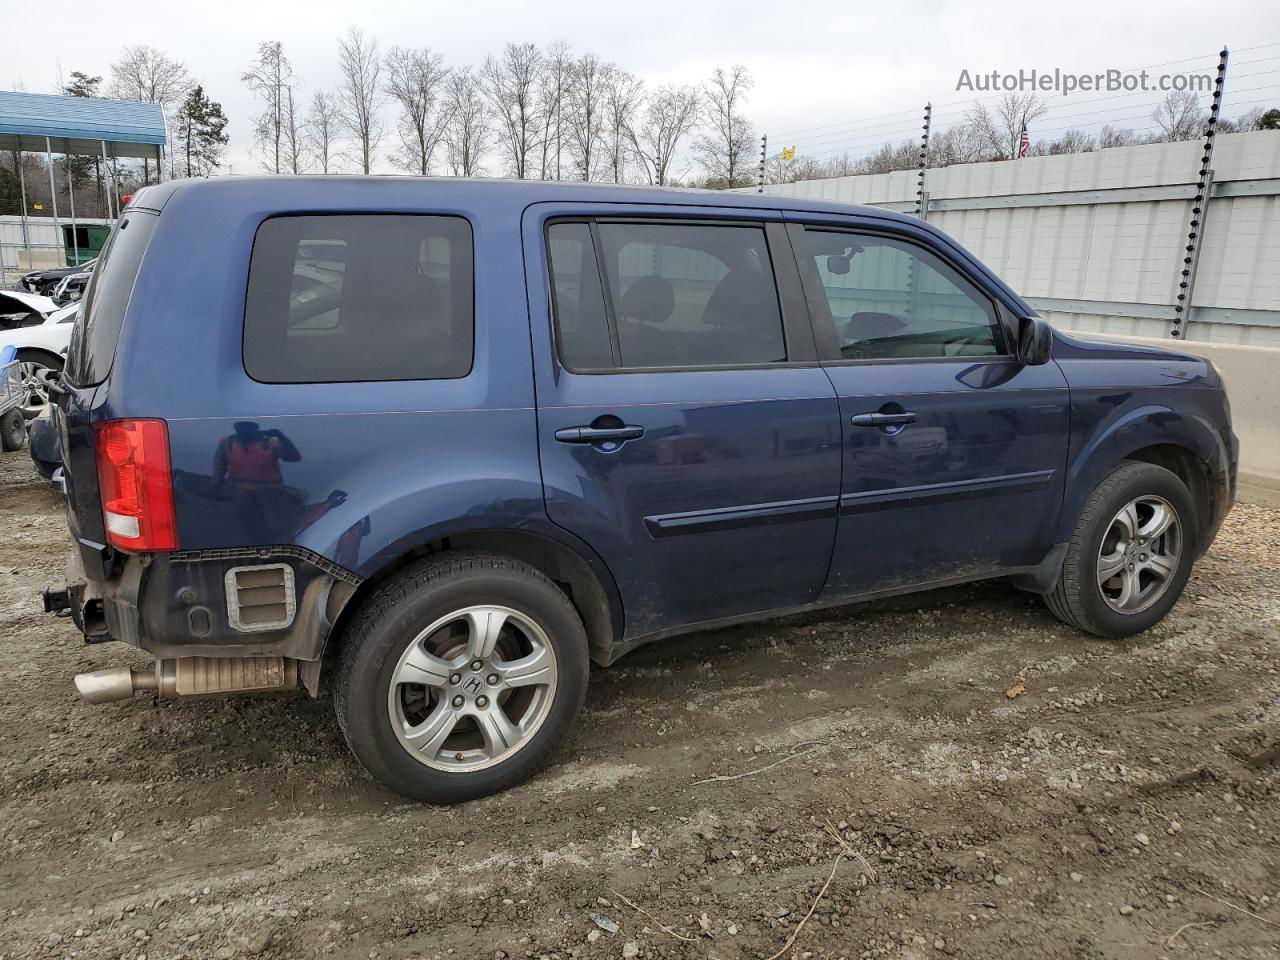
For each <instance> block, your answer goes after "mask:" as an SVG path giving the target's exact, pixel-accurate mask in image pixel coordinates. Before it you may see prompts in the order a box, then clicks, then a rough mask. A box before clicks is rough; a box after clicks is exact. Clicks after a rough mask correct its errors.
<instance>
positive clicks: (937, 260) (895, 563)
mask: <svg viewBox="0 0 1280 960" xmlns="http://www.w3.org/2000/svg"><path fill="white" fill-rule="evenodd" d="M789 232H790V234H791V236H792V239H793V242H794V244H795V247H796V254H797V259H798V261H799V264H800V270H801V274H802V277H803V279H804V282H805V286H806V292H807V294H808V295H809V306H810V310H811V311H812V313H813V315H814V321H815V329H816V330H817V331H818V343H819V350H820V352H821V353H822V354H823V355H824V359H823V365H824V368H825V370H826V372H827V373H828V374H829V375H830V377H831V380H832V382H833V383H834V384H835V388H836V392H837V394H838V396H839V404H840V420H841V425H842V430H843V460H844V471H843V479H842V484H841V491H840V516H839V521H838V526H837V533H836V548H835V552H834V554H833V558H832V565H831V572H830V575H829V577H828V581H827V585H826V588H825V596H827V597H838V596H844V595H848V596H855V595H861V594H871V593H877V592H885V591H893V590H897V589H901V588H907V587H911V586H919V585H923V584H929V583H945V582H948V581H956V580H963V579H970V578H975V577H978V576H982V575H986V574H990V573H994V572H999V571H1009V570H1014V569H1017V568H1021V567H1027V566H1031V565H1034V564H1036V563H1038V562H1039V561H1041V560H1042V559H1043V558H1044V554H1045V552H1046V544H1048V543H1050V542H1051V531H1052V528H1053V526H1054V525H1055V523H1056V520H1057V517H1058V512H1059V510H1060V508H1061V503H1062V486H1063V468H1064V465H1065V461H1066V453H1067V433H1068V413H1069V396H1068V391H1067V384H1066V381H1065V378H1064V377H1063V375H1062V372H1061V371H1060V370H1059V369H1058V366H1057V365H1056V364H1054V363H1052V362H1050V363H1048V364H1044V365H1043V366H1030V367H1024V366H1021V365H1020V364H1018V363H1017V361H1016V360H1014V359H1013V357H1012V356H1011V355H1010V350H1009V349H1008V347H1007V345H1006V337H1005V333H1004V328H1003V326H1002V323H1001V320H1000V314H999V313H998V308H997V307H996V305H995V304H994V303H993V301H992V299H991V298H990V297H989V296H988V295H987V294H986V293H985V292H984V291H983V290H982V289H981V288H980V287H978V286H977V285H976V284H975V283H974V282H973V281H972V280H971V279H969V278H968V277H967V276H966V275H965V274H963V273H962V272H961V271H960V270H959V269H957V268H956V267H955V266H954V265H953V264H952V263H950V262H948V260H947V259H944V257H943V256H941V255H939V252H937V251H935V250H933V249H931V248H930V246H929V244H928V240H927V237H928V236H929V235H927V234H920V235H919V236H916V237H913V236H911V235H910V234H908V233H896V234H894V233H874V232H869V231H858V230H850V229H848V228H836V227H833V226H831V225H826V226H824V225H817V224H811V225H808V226H806V227H800V226H798V225H792V226H791V227H790V230H789Z"/></svg>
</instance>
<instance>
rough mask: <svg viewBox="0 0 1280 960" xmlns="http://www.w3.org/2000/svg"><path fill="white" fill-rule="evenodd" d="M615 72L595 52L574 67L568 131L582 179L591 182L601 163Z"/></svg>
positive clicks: (571, 81)
mask: <svg viewBox="0 0 1280 960" xmlns="http://www.w3.org/2000/svg"><path fill="white" fill-rule="evenodd" d="M611 70H612V67H610V65H609V64H607V63H605V62H604V61H603V60H601V59H600V58H599V57H598V56H596V55H595V54H594V53H584V54H583V55H582V56H580V57H578V58H577V59H575V60H574V61H573V64H572V65H571V68H570V73H569V78H570V82H569V88H568V104H567V107H568V109H567V111H566V129H567V133H568V140H569V152H570V154H571V155H572V157H573V162H574V166H576V167H577V173H578V179H579V180H590V179H591V177H592V175H593V174H594V173H595V172H596V166H597V164H598V163H599V159H600V148H601V145H602V139H603V137H604V130H605V101H606V98H607V93H606V89H607V85H608V78H609V74H610V71H611Z"/></svg>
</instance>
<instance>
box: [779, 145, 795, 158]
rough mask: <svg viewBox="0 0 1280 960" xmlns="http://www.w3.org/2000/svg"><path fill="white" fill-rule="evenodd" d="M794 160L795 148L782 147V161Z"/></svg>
mask: <svg viewBox="0 0 1280 960" xmlns="http://www.w3.org/2000/svg"><path fill="white" fill-rule="evenodd" d="M795 158H796V148H795V147H783V148H782V159H783V160H794V159H795Z"/></svg>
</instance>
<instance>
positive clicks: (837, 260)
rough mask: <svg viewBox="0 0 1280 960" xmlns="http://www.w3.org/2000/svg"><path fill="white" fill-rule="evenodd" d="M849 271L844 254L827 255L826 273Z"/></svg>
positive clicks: (839, 273)
mask: <svg viewBox="0 0 1280 960" xmlns="http://www.w3.org/2000/svg"><path fill="white" fill-rule="evenodd" d="M848 272H849V258H848V257H845V256H835V257H827V273H831V274H837V275H843V274H846V273H848Z"/></svg>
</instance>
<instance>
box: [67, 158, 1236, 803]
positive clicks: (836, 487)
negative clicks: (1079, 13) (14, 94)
mask: <svg viewBox="0 0 1280 960" xmlns="http://www.w3.org/2000/svg"><path fill="white" fill-rule="evenodd" d="M1027 242H1034V239H1029V240H1028V241H1027ZM53 389H54V390H55V393H56V397H55V399H56V404H57V409H56V420H57V426H58V430H59V435H60V445H61V450H62V454H63V460H64V467H63V470H62V471H61V472H60V473H59V474H58V475H57V477H56V478H55V479H56V482H57V483H58V484H60V486H61V487H62V489H63V490H64V492H65V495H66V502H67V510H68V518H69V523H70V530H71V535H72V539H73V543H74V549H73V553H72V569H71V575H70V577H69V580H68V582H67V583H66V584H65V586H64V585H61V584H58V585H55V587H54V588H51V589H50V590H48V591H47V592H46V595H45V603H46V607H47V608H48V609H49V610H51V611H55V612H59V613H64V614H66V613H68V612H69V614H70V615H71V616H72V617H73V618H74V621H75V623H76V624H77V625H78V627H79V628H80V630H81V631H82V632H83V634H84V637H85V639H86V640H87V641H88V642H89V643H103V642H106V641H118V642H122V643H126V644H129V645H131V646H134V647H137V648H140V649H141V650H144V651H146V652H147V653H148V654H150V655H152V656H153V657H154V659H155V666H154V669H148V670H137V669H130V668H128V667H117V668H114V669H107V670H99V671H96V672H93V673H87V674H81V675H80V676H78V677H76V686H77V687H78V689H79V691H80V693H81V694H82V696H83V697H84V698H85V699H87V700H89V701H91V702H94V703H99V702H105V701H110V700H117V699H123V698H126V697H129V696H132V695H134V694H135V693H136V692H138V691H154V692H155V693H156V694H157V695H158V696H161V697H177V696H189V695H196V694H228V693H237V692H251V691H266V690H287V689H294V688H299V687H301V688H303V689H305V690H306V691H307V692H308V693H309V694H310V695H311V696H313V697H314V696H317V695H318V694H319V693H320V692H321V690H322V689H324V690H329V691H331V695H332V701H333V704H334V708H335V710H336V713H337V720H338V723H339V724H340V726H341V728H342V731H343V733H344V734H345V737H346V740H347V742H348V744H349V745H350V747H351V750H352V751H353V753H354V754H355V756H356V757H357V758H358V760H359V762H360V763H361V764H362V765H363V766H364V768H365V769H366V770H367V771H368V772H369V773H370V774H371V775H372V776H373V777H374V778H375V779H377V780H378V781H380V782H381V783H382V784H384V785H386V786H387V787H389V788H390V789H392V790H394V791H396V792H398V793H400V794H403V795H404V796H407V797H411V798H417V799H420V800H425V801H430V802H441V803H448V802H456V801H462V800H466V799H469V798H474V797H479V796H482V795H485V794H490V793H493V792H495V791H498V790H502V789H505V788H507V787H510V786H512V785H513V784H516V783H519V782H521V781H523V780H524V779H526V778H527V777H529V776H530V775H532V774H533V773H534V772H535V771H537V770H538V769H539V768H540V767H542V766H543V765H544V764H546V763H547V762H548V760H549V758H550V757H551V756H552V755H553V754H554V752H555V750H556V748H557V746H558V745H559V744H560V743H561V742H562V741H563V740H564V738H565V736H566V733H567V731H568V730H569V728H570V725H571V724H572V723H573V721H574V718H575V716H576V715H577V714H578V712H579V709H580V708H581V706H582V703H583V697H584V694H585V692H586V688H587V682H588V676H589V672H590V667H591V664H593V663H594V664H596V665H598V666H601V667H603V666H607V665H608V664H610V663H612V662H614V661H615V660H617V659H618V658H619V657H622V656H624V655H625V654H627V653H628V652H629V651H632V650H635V649H636V648H637V647H639V646H641V645H642V644H647V643H650V642H652V641H656V640H660V639H663V638H670V637H674V636H677V635H680V634H687V633H690V632H691V631H701V630H707V629H711V628H715V627H721V626H724V625H727V624H732V623H738V622H743V621H750V620H758V619H761V618H764V617H773V616H777V615H780V614H788V613H794V612H798V611H812V610H817V609H821V608H828V607H835V606H839V605H844V604H848V603H851V602H854V601H860V600H866V599H868V598H875V597H885V596H890V595H895V594H904V593H908V592H912V591H918V590H927V589H931V588H935V587H941V586H945V585H951V584H959V583H966V582H970V581H976V580H982V579H987V578H994V577H1003V578H1008V579H1010V580H1011V581H1012V582H1013V583H1014V584H1016V585H1017V586H1018V587H1021V588H1023V589H1025V590H1028V591H1033V592H1035V593H1038V594H1040V595H1042V596H1043V597H1044V598H1045V601H1046V603H1047V605H1048V608H1049V610H1051V611H1052V613H1053V614H1054V615H1055V616H1057V617H1058V618H1059V619H1061V620H1062V621H1064V622H1065V623H1067V624H1070V625H1071V626H1073V627H1075V628H1078V629H1080V630H1082V631H1086V632H1088V633H1092V634H1096V635H1099V636H1103V637H1123V636H1127V635H1130V634H1135V633H1138V632H1140V631H1142V630H1145V629H1147V628H1148V627H1150V626H1151V625H1152V624H1154V623H1156V622H1157V621H1159V620H1160V619H1161V618H1162V617H1164V616H1165V615H1166V614H1167V613H1168V612H1169V610H1170V608H1171V607H1172V606H1173V604H1174V603H1175V601H1176V600H1177V599H1178V597H1179V594H1180V593H1181V592H1182V590H1183V587H1184V585H1185V584H1186V582H1187V578H1188V576H1189V574H1190V572H1191V567H1192V564H1193V563H1194V562H1195V560H1196V558H1197V557H1198V556H1200V555H1201V554H1202V553H1203V552H1204V551H1205V549H1206V548H1207V547H1208V546H1209V544H1210V543H1211V542H1212V541H1213V538H1214V536H1215V534H1216V532H1217V530H1218V528H1219V525H1220V524H1221V523H1222V520H1223V517H1224V515H1225V514H1226V512H1227V511H1228V509H1229V508H1230V506H1231V503H1232V500H1233V496H1234V486H1235V474H1236V441H1235V438H1234V436H1233V434H1232V431H1231V425H1230V414H1229V408H1228V404H1227V397H1226V394H1225V392H1224V389H1223V385H1222V381H1221V379H1220V378H1219V376H1218V374H1217V373H1216V372H1215V370H1214V369H1213V367H1212V366H1211V365H1210V364H1209V363H1208V362H1207V361H1205V360H1203V359H1200V358H1198V357H1195V356H1191V355H1188V354H1186V353H1183V352H1179V351H1175V350H1166V349H1156V348H1152V347H1147V346H1137V345H1121V344H1117V343H1102V342H1089V341H1086V340H1081V339H1076V338H1074V337H1071V336H1068V335H1067V334H1065V333H1063V332H1061V331H1058V330H1054V329H1051V328H1050V327H1049V326H1048V325H1047V324H1046V323H1045V321H1044V320H1042V319H1041V318H1039V317H1037V316H1036V314H1035V311H1034V310H1033V309H1032V308H1031V307H1030V306H1028V305H1027V303H1026V302H1025V301H1024V300H1022V299H1021V298H1020V297H1019V296H1018V295H1017V294H1016V293H1014V292H1013V291H1012V290H1011V289H1009V287H1007V286H1006V285H1005V284H1004V283H1002V282H1001V281H1000V279H999V278H998V277H996V276H995V275H994V274H993V273H992V272H991V271H990V270H989V269H987V268H986V267H984V266H983V265H982V264H981V263H979V262H978V261H977V260H976V259H975V258H974V257H973V256H972V255H970V254H969V253H967V252H966V251H965V250H964V249H963V248H962V247H961V246H960V245H959V244H957V243H956V242H955V241H954V240H952V239H950V238H949V237H947V236H946V235H944V234H943V233H941V232H940V231H938V230H937V229H935V228H934V227H932V226H930V225H929V224H928V223H926V222H922V221H921V220H919V219H916V218H913V217H909V216H904V215H899V214H896V213H891V212H888V211H885V210H881V209H874V208H868V207H855V206H846V205H843V204H837V203H826V202H816V201H807V200H800V199H796V198H791V197H769V196H760V195H754V194H734V193H714V192H698V191H691V190H677V189H663V188H633V187H604V186H594V185H565V184H559V183H530V182H519V181H516V182H501V181H475V180H460V179H417V178H381V177H379V178H368V177H366V178H330V177H297V178H287V177H272V178H236V179H229V178H228V179H220V180H219V179H214V180H189V181H178V182H173V183H167V184H163V185H160V186H153V187H148V188H147V189H145V190H143V191H141V192H140V193H138V194H137V195H136V196H135V197H134V198H133V200H132V202H131V203H130V205H129V206H128V208H127V209H126V211H125V213H124V215H123V216H122V218H121V220H120V222H119V224H118V225H117V227H116V228H115V230H114V232H113V234H112V236H111V238H110V241H109V243H108V245H107V247H106V249H105V250H104V252H103V255H102V259H101V261H100V262H99V266H98V269H97V270H95V272H94V274H93V277H92V281H91V283H90V285H89V288H88V290H87V293H86V295H85V299H84V303H83V305H82V309H81V311H80V314H79V318H78V320H77V322H76V327H75V330H74V333H73V337H72V341H71V345H70V349H69V352H68V356H67V361H66V367H65V370H64V372H63V374H62V375H61V377H60V379H57V380H55V381H54V382H53Z"/></svg>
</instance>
